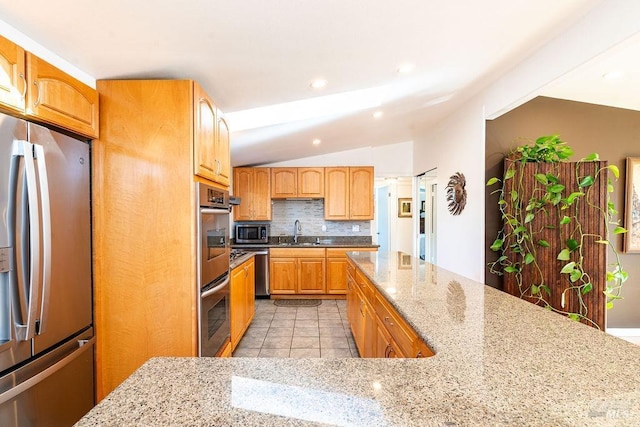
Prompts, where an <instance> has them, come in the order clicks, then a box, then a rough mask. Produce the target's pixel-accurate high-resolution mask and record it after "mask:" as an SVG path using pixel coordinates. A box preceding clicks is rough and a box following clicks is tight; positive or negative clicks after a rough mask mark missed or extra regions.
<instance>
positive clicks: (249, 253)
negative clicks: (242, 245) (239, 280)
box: [229, 252, 255, 270]
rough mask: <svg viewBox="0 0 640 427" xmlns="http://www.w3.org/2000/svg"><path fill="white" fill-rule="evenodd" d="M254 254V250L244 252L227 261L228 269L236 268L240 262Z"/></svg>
mask: <svg viewBox="0 0 640 427" xmlns="http://www.w3.org/2000/svg"><path fill="white" fill-rule="evenodd" d="M254 256H255V253H254V252H247V253H246V254H244V255H242V256H239V257H238V258H235V259H233V260H232V261H231V262H230V263H229V269H230V270H233V269H234V268H237V267H238V266H239V265H240V264H242V263H243V262H245V261H248V260H249V259H250V258H253V257H254Z"/></svg>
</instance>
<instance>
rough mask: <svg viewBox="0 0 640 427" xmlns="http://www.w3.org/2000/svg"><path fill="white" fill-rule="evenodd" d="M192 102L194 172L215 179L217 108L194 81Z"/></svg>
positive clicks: (216, 167) (216, 164) (216, 170)
mask: <svg viewBox="0 0 640 427" xmlns="http://www.w3.org/2000/svg"><path fill="white" fill-rule="evenodd" d="M193 102H194V107H193V108H194V118H193V119H194V131H193V150H194V152H193V162H194V173H195V174H196V175H198V176H201V177H203V178H207V179H210V180H212V181H215V180H216V177H217V175H218V169H219V167H218V162H217V161H216V136H217V135H216V125H217V123H218V119H217V117H216V113H217V108H216V106H215V105H214V104H213V101H211V99H210V98H209V97H208V96H207V94H206V93H205V92H204V90H202V88H201V87H200V85H198V84H197V83H195V82H194V83H193Z"/></svg>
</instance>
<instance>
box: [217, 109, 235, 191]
mask: <svg viewBox="0 0 640 427" xmlns="http://www.w3.org/2000/svg"><path fill="white" fill-rule="evenodd" d="M218 114H220V111H219V110H218ZM229 144H230V140H229V125H228V124H227V122H226V120H225V119H223V118H220V119H219V120H218V138H217V144H216V161H217V163H218V174H217V175H216V178H215V181H216V182H217V183H219V184H222V185H224V186H226V187H228V186H229V178H230V177H231V148H230V145H229Z"/></svg>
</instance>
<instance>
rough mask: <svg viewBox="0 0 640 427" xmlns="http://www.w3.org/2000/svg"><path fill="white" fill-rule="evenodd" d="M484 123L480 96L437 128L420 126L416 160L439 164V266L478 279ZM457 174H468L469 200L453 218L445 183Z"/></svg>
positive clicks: (417, 165) (425, 166)
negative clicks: (448, 207)
mask: <svg viewBox="0 0 640 427" xmlns="http://www.w3.org/2000/svg"><path fill="white" fill-rule="evenodd" d="M484 123H485V120H484V110H483V104H482V100H481V99H480V98H476V99H474V100H472V101H470V102H468V103H467V104H466V105H465V107H464V108H462V109H460V110H458V111H457V112H456V113H455V114H453V115H451V116H450V117H449V118H447V119H446V120H444V121H443V122H441V123H440V125H439V126H438V127H437V128H436V129H431V128H429V129H422V130H420V129H418V130H417V132H416V134H415V137H414V138H415V140H414V159H413V169H414V170H416V171H427V170H430V169H433V168H438V178H437V182H438V203H437V215H438V222H437V235H438V240H437V254H438V258H437V263H438V265H439V266H441V267H443V268H446V269H448V270H452V271H455V272H456V273H458V274H461V275H463V276H465V277H468V278H470V279H473V280H477V281H482V280H484V139H485V129H484V128H485V125H484ZM456 172H460V173H463V174H464V175H465V178H466V182H467V185H466V190H467V204H466V207H465V208H464V210H463V211H462V213H461V214H460V215H457V216H454V215H451V214H450V213H449V211H448V209H447V201H446V186H447V183H448V182H449V177H450V176H451V175H453V174H454V173H456Z"/></svg>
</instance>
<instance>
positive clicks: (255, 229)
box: [236, 224, 269, 243]
mask: <svg viewBox="0 0 640 427" xmlns="http://www.w3.org/2000/svg"><path fill="white" fill-rule="evenodd" d="M268 242H269V224H236V243H268Z"/></svg>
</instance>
